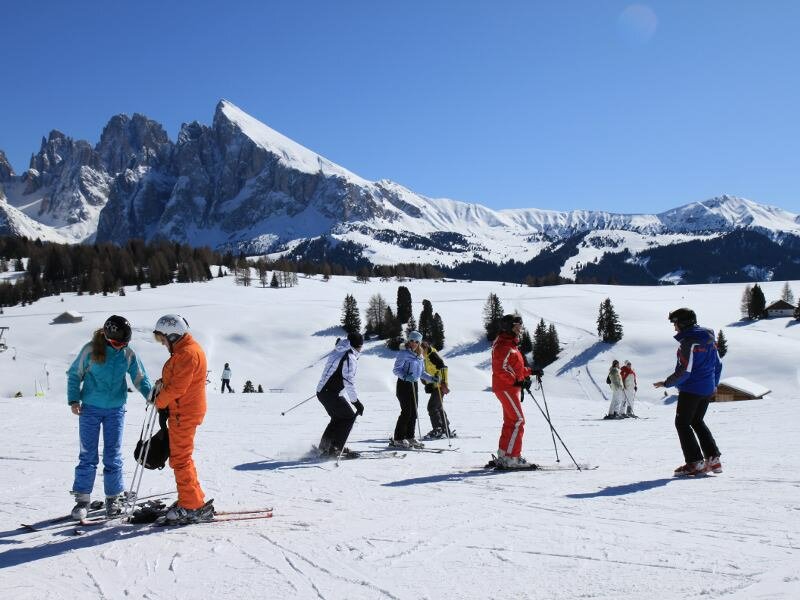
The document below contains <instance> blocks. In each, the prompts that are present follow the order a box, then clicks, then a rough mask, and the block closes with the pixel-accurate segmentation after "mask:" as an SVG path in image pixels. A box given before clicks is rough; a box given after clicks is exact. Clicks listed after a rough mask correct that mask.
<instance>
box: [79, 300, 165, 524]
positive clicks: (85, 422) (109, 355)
mask: <svg viewBox="0 0 800 600" xmlns="http://www.w3.org/2000/svg"><path fill="white" fill-rule="evenodd" d="M130 341H131V325H130V323H128V321H127V319H125V318H124V317H120V316H117V315H112V316H110V317H109V318H108V319H107V320H106V322H105V324H104V325H103V328H102V329H98V330H97V331H95V332H94V335H93V336H92V341H91V342H89V343H88V344H86V345H85V346H84V347H83V348H82V349H81V351H80V353H79V354H78V357H77V358H76V359H75V361H74V362H73V363H72V366H70V368H69V370H68V371H67V402H68V403H69V406H70V408H71V409H72V412H73V414H75V415H78V417H79V418H80V419H79V426H78V429H79V434H80V442H81V449H80V454H79V456H78V466H77V467H75V481H74V483H73V485H72V493H73V494H74V495H75V501H76V504H75V508H73V509H72V516H73V518H75V519H83V518H85V517H86V513H87V510H88V508H89V504H90V502H91V493H92V488H93V487H94V480H95V476H96V473H97V463H98V461H99V457H98V446H99V442H100V429H101V427H102V429H103V487H104V488H105V495H106V513H107V514H108V515H109V516H113V515H115V514H118V513H119V512H120V511H121V508H122V507H121V501H122V492H123V490H124V488H125V486H124V484H123V481H122V453H121V451H120V449H121V446H122V430H123V428H124V424H125V402H126V401H127V400H128V384H127V382H126V381H125V373H128V374H129V375H130V377H131V381H132V382H133V385H134V387H136V389H138V390H139V392H140V393H141V394H142V396H144V397H145V398H148V397H149V395H150V390H151V389H152V387H153V386H152V384H151V383H150V379H148V377H147V373H145V370H144V366H142V363H141V361H140V360H139V358H138V357H137V356H136V353H135V352H134V351H133V349H132V348H131V347H130V346H128V343H129V342H130Z"/></svg>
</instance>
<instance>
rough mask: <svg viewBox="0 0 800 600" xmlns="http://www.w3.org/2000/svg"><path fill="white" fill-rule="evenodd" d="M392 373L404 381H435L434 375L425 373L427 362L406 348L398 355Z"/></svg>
mask: <svg viewBox="0 0 800 600" xmlns="http://www.w3.org/2000/svg"><path fill="white" fill-rule="evenodd" d="M392 373H394V374H395V375H396V376H397V378H398V379H402V380H403V381H419V380H420V379H422V381H425V382H427V383H433V382H434V381H435V379H434V378H433V376H432V375H429V374H428V373H426V372H425V360H424V359H423V358H422V357H421V356H419V355H418V354H417V353H416V352H412V351H411V350H409V349H408V348H404V349H403V350H401V351H400V354H398V355H397V358H396V359H395V361H394V368H393V369H392Z"/></svg>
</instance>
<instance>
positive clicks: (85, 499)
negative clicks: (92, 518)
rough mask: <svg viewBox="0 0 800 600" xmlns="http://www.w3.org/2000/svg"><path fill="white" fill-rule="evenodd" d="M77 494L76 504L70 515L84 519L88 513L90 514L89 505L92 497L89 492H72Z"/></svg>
mask: <svg viewBox="0 0 800 600" xmlns="http://www.w3.org/2000/svg"><path fill="white" fill-rule="evenodd" d="M72 493H73V494H74V495H75V506H74V507H73V509H72V512H71V513H70V516H71V517H72V518H73V519H75V520H76V521H83V520H84V519H85V518H86V515H87V514H89V505H90V504H91V500H92V499H91V497H90V495H89V494H81V493H78V492H72Z"/></svg>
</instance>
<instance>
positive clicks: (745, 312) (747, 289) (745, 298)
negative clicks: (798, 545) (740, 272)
mask: <svg viewBox="0 0 800 600" xmlns="http://www.w3.org/2000/svg"><path fill="white" fill-rule="evenodd" d="M752 295H753V286H751V285H750V284H749V283H748V284H747V285H746V286H744V291H743V292H742V299H741V300H740V301H739V312H740V313H741V314H742V319H749V318H750V298H751V297H752Z"/></svg>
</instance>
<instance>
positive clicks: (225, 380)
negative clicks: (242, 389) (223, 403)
mask: <svg viewBox="0 0 800 600" xmlns="http://www.w3.org/2000/svg"><path fill="white" fill-rule="evenodd" d="M226 387H227V388H228V391H229V392H230V393H231V394H232V393H233V390H232V389H231V367H230V365H229V364H228V363H225V368H224V369H222V389H221V390H220V393H222V394H224V393H225V388H226Z"/></svg>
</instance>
